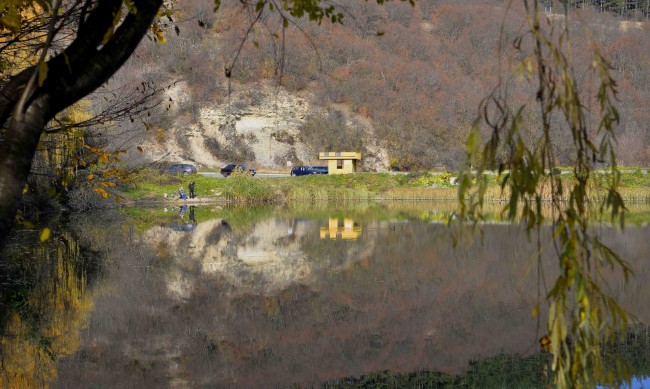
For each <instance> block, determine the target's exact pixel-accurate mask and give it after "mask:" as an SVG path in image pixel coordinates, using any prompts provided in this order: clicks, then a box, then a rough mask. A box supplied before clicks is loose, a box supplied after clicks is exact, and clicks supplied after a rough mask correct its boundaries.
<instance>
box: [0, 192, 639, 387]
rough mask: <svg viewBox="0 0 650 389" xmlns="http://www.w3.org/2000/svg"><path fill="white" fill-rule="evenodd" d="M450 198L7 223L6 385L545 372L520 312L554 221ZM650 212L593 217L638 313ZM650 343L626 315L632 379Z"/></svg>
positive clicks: (436, 382)
mask: <svg viewBox="0 0 650 389" xmlns="http://www.w3.org/2000/svg"><path fill="white" fill-rule="evenodd" d="M452 206H453V205H451V204H435V203H391V204H359V203H356V204H352V205H348V206H336V207H330V208H318V207H314V206H311V205H303V206H294V207H291V208H282V209H275V208H270V207H262V208H229V207H225V208H222V207H218V206H208V207H202V208H194V207H183V208H175V207H174V208H167V209H162V208H157V209H130V210H126V211H122V212H114V211H113V212H102V213H92V214H80V215H73V216H71V217H70V218H66V219H65V220H55V221H52V222H51V223H50V224H49V227H50V228H51V229H52V235H51V237H50V239H49V240H47V241H46V242H44V243H39V242H38V231H31V232H30V231H22V232H19V233H17V234H16V236H15V238H14V239H13V240H12V242H14V243H13V244H12V245H11V246H10V247H9V248H8V250H7V252H6V253H5V255H4V256H3V259H2V260H1V262H0V281H1V285H0V308H1V311H0V312H1V313H0V324H1V326H2V327H1V328H2V332H1V333H0V387H42V386H51V387H62V388H72V387H126V388H131V387H138V388H139V387H156V388H160V387H170V388H188V387H199V388H203V387H205V388H213V387H220V388H221V387H224V388H231V387H241V388H249V387H270V388H278V387H282V388H284V387H314V386H317V387H320V386H326V387H337V386H345V385H346V384H349V385H363V384H365V385H366V386H367V387H375V386H378V385H379V383H380V382H383V383H385V384H386V385H387V386H388V387H396V386H407V387H442V386H444V385H446V387H502V388H503V387H544V386H546V385H547V384H548V383H549V380H550V378H549V375H548V369H549V365H548V358H547V356H546V355H544V354H542V353H540V346H539V343H538V339H539V338H540V337H541V336H542V335H544V328H545V323H544V320H543V319H542V321H541V322H540V323H538V321H537V319H536V318H533V317H532V315H531V312H532V309H533V306H534V305H535V304H536V303H537V302H539V301H542V300H543V296H544V293H545V292H544V290H545V289H544V288H545V286H544V283H545V282H546V283H547V284H548V283H550V280H552V279H553V277H554V274H555V268H556V267H557V265H556V259H554V256H553V253H552V247H551V246H550V245H549V231H548V229H543V230H542V231H541V233H540V236H539V245H538V240H537V236H536V235H535V236H534V239H533V240H532V241H531V240H530V239H529V238H528V237H527V236H526V234H525V232H523V231H522V229H521V228H520V227H519V226H517V225H512V224H507V223H501V222H499V220H498V218H497V219H495V220H493V221H492V222H490V223H486V224H484V225H482V226H481V230H482V232H481V233H480V234H479V233H475V234H472V233H471V232H470V231H464V232H463V233H460V232H459V231H458V230H456V229H450V228H448V227H447V226H445V224H444V221H445V220H446V218H447V217H448V214H449V211H450V209H451V207H452ZM647 213H648V212H647V210H643V209H642V210H640V211H639V212H638V213H637V216H636V219H633V220H637V221H639V222H638V223H637V225H630V226H628V227H627V228H626V229H625V230H624V231H621V230H619V229H616V228H612V227H609V226H598V227H596V228H597V229H598V231H599V232H600V233H601V234H602V236H603V237H604V238H605V239H606V240H607V241H608V242H609V243H610V244H611V245H612V246H613V248H614V249H615V250H616V251H617V252H618V253H619V254H621V255H622V256H623V257H624V258H625V259H626V260H627V261H628V262H629V263H630V264H631V266H632V268H633V269H634V271H635V277H634V279H632V280H631V281H630V282H629V283H628V284H627V285H625V284H624V283H623V282H622V280H621V279H619V278H618V277H617V276H616V275H612V277H611V279H610V280H609V284H610V291H611V293H612V294H614V295H615V296H616V297H617V298H618V300H619V302H620V303H621V304H622V305H623V306H624V307H625V308H626V309H628V310H629V311H630V312H631V313H633V314H634V315H636V316H637V317H638V318H639V320H640V321H641V322H643V323H648V322H649V320H650V304H648V301H650V272H649V270H650V262H649V261H648V252H650V239H648V237H649V236H650V234H649V233H650V228H648V227H647V225H646V224H645V222H643V220H644V217H645V216H647ZM639 214H640V216H639ZM644 215H645V216H644ZM454 241H456V242H457V245H454V244H453V242H454ZM540 249H541V250H542V253H541V262H540V261H538V260H537V258H538V256H537V253H538V252H539V250H540ZM540 274H543V277H541V276H540ZM543 315H544V312H542V317H543ZM649 345H650V332H649V331H648V328H647V327H644V326H638V327H637V328H636V329H635V330H634V331H631V332H630V333H629V334H628V336H627V338H626V339H625V341H624V342H622V344H620V345H618V346H617V347H618V348H617V349H616V350H618V351H617V352H618V353H619V354H620V355H625V358H626V359H629V360H630V361H631V362H630V364H631V365H632V370H633V373H634V374H635V375H636V376H637V377H639V378H640V379H642V378H643V377H644V376H647V375H648V373H649V372H650V348H649V347H648V346H649Z"/></svg>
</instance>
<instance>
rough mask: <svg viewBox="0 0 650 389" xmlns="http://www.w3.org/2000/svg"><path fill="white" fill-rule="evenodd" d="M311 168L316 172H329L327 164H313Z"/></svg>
mask: <svg viewBox="0 0 650 389" xmlns="http://www.w3.org/2000/svg"><path fill="white" fill-rule="evenodd" d="M311 169H312V170H313V171H314V174H327V172H328V170H327V166H312V167H311Z"/></svg>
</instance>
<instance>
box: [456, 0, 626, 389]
mask: <svg viewBox="0 0 650 389" xmlns="http://www.w3.org/2000/svg"><path fill="white" fill-rule="evenodd" d="M523 3H524V6H525V10H526V25H527V28H526V32H525V33H524V34H523V35H521V36H519V37H517V38H516V39H515V41H514V44H513V46H514V49H515V50H516V51H518V52H519V53H521V54H524V55H522V57H524V58H525V59H524V60H523V61H522V62H521V63H520V66H519V69H520V71H521V73H522V75H524V78H525V79H526V80H527V82H528V83H529V84H530V85H532V86H533V87H534V88H535V104H534V106H531V107H528V106H526V105H520V106H518V107H517V106H515V107H513V106H512V103H511V102H510V101H508V99H507V98H505V97H502V96H501V93H500V92H501V90H500V88H501V86H499V87H497V89H495V91H494V92H493V93H491V94H490V95H489V96H488V97H487V98H485V99H484V100H483V102H482V103H481V106H480V117H479V119H477V120H476V122H475V125H474V129H473V131H472V133H471V135H470V137H469V139H468V145H467V151H468V157H467V168H466V169H465V171H464V172H463V173H462V174H461V176H460V180H459V190H458V197H459V203H460V215H459V216H460V219H461V220H462V219H470V220H474V221H476V220H479V219H480V218H481V212H482V207H483V204H484V196H485V193H486V189H487V186H488V180H487V178H486V176H485V175H484V173H485V172H486V170H488V169H497V170H498V178H499V183H500V185H501V189H502V192H503V194H504V195H506V196H508V202H507V204H506V206H505V207H504V210H503V212H504V214H506V215H507V216H508V218H510V220H522V221H523V222H524V224H525V226H526V228H527V230H528V232H529V234H530V232H531V231H532V230H534V229H539V228H542V226H543V225H548V224H549V222H550V224H551V225H552V229H553V241H554V242H553V244H554V247H555V252H556V258H557V260H558V263H557V264H558V268H559V275H558V277H557V278H556V279H555V281H554V282H553V283H552V284H551V285H550V289H549V290H548V292H547V294H546V296H545V297H546V303H547V304H548V320H547V324H546V328H547V333H546V334H545V335H544V336H543V337H542V339H540V342H541V343H542V346H543V349H544V350H545V351H548V352H550V353H551V354H552V356H553V365H552V366H553V370H554V373H555V374H554V377H555V380H556V383H557V385H558V386H559V387H562V388H564V387H595V386H596V384H612V385H618V384H619V383H620V381H622V380H624V379H628V378H629V372H628V371H627V369H625V368H623V367H620V366H618V365H617V366H618V367H616V366H615V367H610V366H605V364H604V362H603V358H602V354H601V344H602V343H603V340H604V337H605V336H606V335H607V334H608V333H612V332H615V331H617V330H619V331H621V332H622V333H624V332H625V330H626V328H627V325H628V321H629V320H630V319H629V315H628V314H627V313H626V312H625V311H624V310H623V309H622V308H621V307H620V306H619V304H618V303H617V301H616V300H615V298H614V297H613V296H612V295H611V294H609V293H608V291H607V290H608V289H607V285H606V283H605V281H604V279H605V273H608V272H612V270H614V271H617V272H619V273H621V274H622V275H623V276H624V277H625V279H626V280H627V278H628V277H629V276H630V275H631V274H632V270H631V269H630V267H629V266H628V264H627V263H626V262H625V261H624V260H623V259H622V258H620V257H619V256H618V255H617V254H616V253H615V252H614V251H613V250H611V249H610V248H609V247H608V246H607V245H606V244H605V243H604V242H603V241H602V239H601V238H600V236H599V235H598V234H597V232H596V231H595V230H594V229H593V228H591V227H590V225H589V223H590V222H591V220H593V219H592V216H593V215H594V214H600V215H602V214H605V213H608V214H609V215H610V217H611V220H612V221H613V222H614V221H616V222H619V223H620V225H621V227H622V226H623V222H624V214H625V212H626V208H625V204H624V202H623V199H622V197H621V195H620V193H619V191H618V187H619V181H620V172H619V171H618V169H617V161H616V154H615V151H614V146H615V142H616V136H615V129H616V126H617V125H618V121H619V115H618V112H617V110H616V107H615V102H616V82H615V81H614V79H613V78H612V77H611V74H610V70H611V66H610V65H609V63H608V62H607V60H606V59H605V58H604V57H603V55H602V54H601V53H600V52H599V51H598V49H597V48H595V47H596V46H595V45H590V47H591V50H592V53H591V55H592V59H593V62H592V67H591V72H593V74H595V75H596V76H597V77H596V79H597V80H598V81H599V82H598V89H597V93H596V94H595V96H589V95H585V94H584V92H583V91H581V90H580V89H579V86H578V82H577V80H576V76H575V74H576V71H575V69H574V65H573V62H572V58H571V44H570V42H571V39H570V36H569V28H568V26H569V16H570V15H569V14H568V6H567V3H566V2H565V3H564V4H565V11H564V15H563V18H562V19H561V20H562V23H563V25H562V26H561V27H559V28H556V27H557V26H554V25H553V23H551V22H550V21H549V23H550V24H551V25H550V28H546V27H545V26H544V25H543V23H542V22H543V18H544V17H545V16H544V14H543V13H541V12H540V10H539V2H537V1H528V0H523ZM556 20H557V19H556ZM525 48H529V50H530V52H529V53H526V52H525V50H526V49H525ZM592 97H593V98H595V100H596V101H597V102H598V109H599V112H598V117H599V121H598V125H597V126H596V127H595V128H590V126H589V124H588V120H587V118H588V115H589V112H588V111H587V108H586V106H585V104H584V103H583V101H586V99H590V98H592ZM531 110H537V111H538V116H539V118H540V119H539V123H538V125H539V127H540V129H541V135H540V136H539V137H538V138H536V139H532V140H531V139H527V138H526V137H525V136H524V134H523V127H524V124H528V123H525V122H524V115H525V113H526V112H531ZM558 118H560V119H561V120H558ZM558 123H559V124H558ZM481 129H484V130H485V129H487V130H488V131H487V132H488V133H489V137H488V139H487V140H485V141H484V140H482V133H481ZM560 132H568V133H569V134H570V139H571V142H572V148H571V150H572V152H573V155H572V166H573V171H572V174H571V175H570V177H568V178H567V177H566V176H565V177H562V176H561V175H559V174H556V173H557V162H556V159H555V154H554V150H553V142H552V139H553V134H557V133H560ZM600 166H604V168H600V169H599V167H600ZM597 170H599V172H596V171H597ZM595 174H599V175H602V176H603V177H606V179H605V180H604V187H597V186H596V184H595V183H594V181H595V180H594V175H595ZM598 181H599V182H601V183H602V182H603V180H598ZM547 204H548V205H550V207H552V215H553V216H552V218H551V220H546V219H545V218H544V216H543V215H542V207H543V206H546V205H547ZM538 260H541V254H540V255H539V256H538ZM538 312H539V306H536V307H535V309H534V311H533V313H534V314H537V313H538ZM608 369H609V370H608ZM612 373H613V374H612Z"/></svg>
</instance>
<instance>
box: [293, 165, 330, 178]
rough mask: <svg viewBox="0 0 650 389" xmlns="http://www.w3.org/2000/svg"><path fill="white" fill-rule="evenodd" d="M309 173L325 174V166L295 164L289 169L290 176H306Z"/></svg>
mask: <svg viewBox="0 0 650 389" xmlns="http://www.w3.org/2000/svg"><path fill="white" fill-rule="evenodd" d="M309 174H327V166H296V167H294V168H293V169H291V175H292V176H306V175H309Z"/></svg>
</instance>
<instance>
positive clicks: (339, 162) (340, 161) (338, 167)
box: [336, 159, 343, 169]
mask: <svg viewBox="0 0 650 389" xmlns="http://www.w3.org/2000/svg"><path fill="white" fill-rule="evenodd" d="M336 168H337V169H343V160H342V159H337V160H336Z"/></svg>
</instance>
